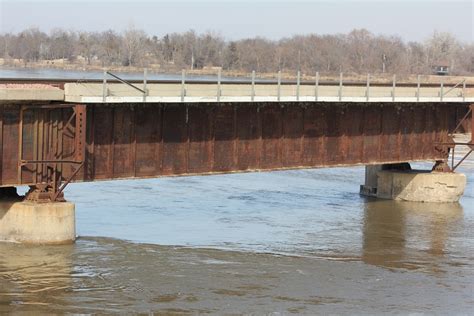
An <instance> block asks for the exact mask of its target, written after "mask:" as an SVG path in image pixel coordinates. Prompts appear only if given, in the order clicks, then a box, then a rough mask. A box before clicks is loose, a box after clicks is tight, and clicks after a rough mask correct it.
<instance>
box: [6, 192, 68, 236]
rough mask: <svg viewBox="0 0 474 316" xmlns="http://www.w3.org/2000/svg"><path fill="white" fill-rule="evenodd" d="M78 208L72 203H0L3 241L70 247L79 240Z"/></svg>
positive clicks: (8, 201) (11, 201) (11, 200)
mask: <svg viewBox="0 0 474 316" xmlns="http://www.w3.org/2000/svg"><path fill="white" fill-rule="evenodd" d="M75 224H76V223H75V206H74V204H73V203H68V202H54V203H34V202H22V201H20V200H19V199H8V200H2V201H0V241H6V242H20V243H27V244H67V243H73V242H74V241H75V239H76V227H75Z"/></svg>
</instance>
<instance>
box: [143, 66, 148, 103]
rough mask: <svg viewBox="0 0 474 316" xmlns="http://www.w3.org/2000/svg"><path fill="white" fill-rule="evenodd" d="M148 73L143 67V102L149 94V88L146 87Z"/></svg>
mask: <svg viewBox="0 0 474 316" xmlns="http://www.w3.org/2000/svg"><path fill="white" fill-rule="evenodd" d="M147 74H148V72H147V69H146V68H145V69H143V102H146V96H147V95H148V90H147V89H146V84H147V82H146V81H147Z"/></svg>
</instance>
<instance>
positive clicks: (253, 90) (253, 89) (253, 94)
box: [250, 70, 255, 102]
mask: <svg viewBox="0 0 474 316" xmlns="http://www.w3.org/2000/svg"><path fill="white" fill-rule="evenodd" d="M250 99H251V100H252V102H253V101H255V70H252V94H251V97H250Z"/></svg>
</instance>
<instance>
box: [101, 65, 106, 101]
mask: <svg viewBox="0 0 474 316" xmlns="http://www.w3.org/2000/svg"><path fill="white" fill-rule="evenodd" d="M106 101H107V70H105V69H104V78H103V80H102V102H104V103H105V102H106Z"/></svg>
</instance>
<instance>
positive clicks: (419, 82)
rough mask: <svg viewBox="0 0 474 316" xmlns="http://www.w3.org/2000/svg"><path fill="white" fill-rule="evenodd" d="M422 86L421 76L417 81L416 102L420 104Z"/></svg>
mask: <svg viewBox="0 0 474 316" xmlns="http://www.w3.org/2000/svg"><path fill="white" fill-rule="evenodd" d="M420 85H421V76H420V75H418V76H417V80H416V102H420Z"/></svg>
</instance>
